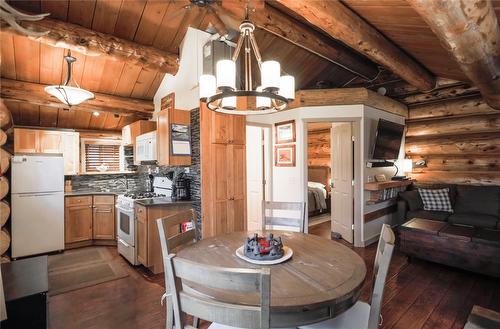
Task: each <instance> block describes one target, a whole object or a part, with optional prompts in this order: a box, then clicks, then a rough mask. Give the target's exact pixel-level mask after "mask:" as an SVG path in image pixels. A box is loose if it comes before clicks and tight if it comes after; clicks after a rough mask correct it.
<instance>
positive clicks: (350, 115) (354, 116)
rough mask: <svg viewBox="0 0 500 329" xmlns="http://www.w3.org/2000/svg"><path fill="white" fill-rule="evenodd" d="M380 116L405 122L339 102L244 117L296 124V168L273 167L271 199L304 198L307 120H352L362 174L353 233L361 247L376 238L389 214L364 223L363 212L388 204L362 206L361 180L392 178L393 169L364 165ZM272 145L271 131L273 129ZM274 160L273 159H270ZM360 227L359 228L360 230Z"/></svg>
mask: <svg viewBox="0 0 500 329" xmlns="http://www.w3.org/2000/svg"><path fill="white" fill-rule="evenodd" d="M379 118H383V119H385V120H389V121H393V122H397V123H404V118H403V117H401V116H398V115H394V114H391V113H387V112H384V111H381V110H378V109H375V108H371V107H368V106H364V105H338V106H314V107H302V108H297V109H293V110H289V111H284V112H280V113H275V114H270V115H260V116H258V115H254V116H248V117H247V124H249V123H250V124H271V125H273V124H275V123H277V122H282V121H288V120H295V125H296V138H297V140H296V166H295V167H275V166H274V165H273V166H272V168H273V169H272V174H273V177H272V179H273V184H272V186H273V191H272V197H273V200H274V201H299V202H305V201H307V145H306V143H305V141H306V140H307V127H306V125H307V122H319V121H353V122H354V136H357V138H358V140H359V142H358V143H357V144H356V145H357V147H358V149H355V154H354V162H355V168H354V169H355V176H356V177H362V181H360V180H358V181H357V182H356V186H355V197H356V198H357V199H358V200H359V201H358V204H357V207H355V212H354V225H355V227H356V228H358V229H355V233H354V244H355V246H364V245H365V243H369V242H371V239H374V238H375V239H376V237H377V236H378V234H379V232H380V229H381V225H382V223H385V222H388V223H390V222H391V220H392V218H391V216H384V217H382V218H380V219H377V220H375V221H372V222H369V223H367V224H366V225H364V221H363V215H364V214H365V213H368V212H371V211H374V210H376V209H379V208H383V207H385V206H387V205H388V203H385V202H384V203H381V204H378V205H372V206H368V205H365V200H366V199H367V198H368V195H367V192H365V191H364V187H363V186H364V183H365V182H367V181H368V178H367V177H368V175H374V174H375V173H379V172H383V173H386V174H387V175H388V177H391V176H392V174H393V173H394V169H393V168H389V169H386V168H378V169H377V168H373V169H372V168H367V167H366V162H367V160H369V158H370V156H371V152H372V150H371V147H372V144H373V142H374V138H375V132H376V128H377V122H378V119H379ZM273 146H274V132H273ZM272 161H273V163H274V159H272ZM359 228H361V229H359Z"/></svg>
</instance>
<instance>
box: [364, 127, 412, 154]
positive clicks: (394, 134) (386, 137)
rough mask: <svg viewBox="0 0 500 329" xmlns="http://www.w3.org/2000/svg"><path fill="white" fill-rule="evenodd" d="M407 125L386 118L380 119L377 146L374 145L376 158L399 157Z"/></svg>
mask: <svg viewBox="0 0 500 329" xmlns="http://www.w3.org/2000/svg"><path fill="white" fill-rule="evenodd" d="M404 130H405V126H404V125H401V124H399V123H394V122H391V121H387V120H384V119H379V121H378V126H377V135H376V136H375V146H374V147H373V156H372V159H374V160H395V159H397V158H398V155H399V149H400V147H401V141H402V139H403V134H404Z"/></svg>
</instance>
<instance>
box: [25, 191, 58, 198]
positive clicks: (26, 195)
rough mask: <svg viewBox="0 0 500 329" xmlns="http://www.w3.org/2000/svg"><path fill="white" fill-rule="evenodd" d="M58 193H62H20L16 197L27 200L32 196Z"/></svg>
mask: <svg viewBox="0 0 500 329" xmlns="http://www.w3.org/2000/svg"><path fill="white" fill-rule="evenodd" d="M59 193H62V192H43V193H22V194H20V193H18V194H17V195H19V197H20V198H28V197H32V196H48V195H56V194H59Z"/></svg>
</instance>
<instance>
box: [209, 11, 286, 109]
mask: <svg viewBox="0 0 500 329" xmlns="http://www.w3.org/2000/svg"><path fill="white" fill-rule="evenodd" d="M254 30H255V25H254V24H253V23H252V22H251V21H249V20H248V10H247V13H246V15H245V20H244V21H243V22H242V23H241V24H240V38H239V40H238V44H237V45H236V50H235V51H234V54H233V56H232V58H231V59H224V60H220V61H218V62H217V65H216V75H215V76H213V75H210V74H204V75H202V76H200V81H199V86H200V100H201V101H202V102H205V103H206V104H207V107H208V108H209V109H210V110H212V111H215V112H221V113H229V114H238V115H248V114H268V113H274V112H278V111H281V110H284V109H286V108H287V107H288V102H290V101H291V100H293V99H294V98H295V79H294V77H293V76H290V75H283V76H280V74H281V66H280V63H279V62H277V61H265V62H262V57H261V55H260V51H259V48H258V47H257V42H256V41H255V36H254V34H253V32H254ZM242 48H244V65H245V89H243V90H238V89H236V61H237V60H238V57H239V54H240V51H241V49H242ZM252 50H253V52H254V55H255V58H256V60H257V64H258V67H259V70H260V76H261V85H260V86H258V87H257V88H256V89H255V90H253V89H252V88H253V80H252V53H251V51H252ZM238 97H255V105H256V106H255V108H252V109H243V110H242V109H237V107H236V103H237V98H238Z"/></svg>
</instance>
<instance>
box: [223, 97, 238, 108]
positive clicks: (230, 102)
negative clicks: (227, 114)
mask: <svg viewBox="0 0 500 329" xmlns="http://www.w3.org/2000/svg"><path fill="white" fill-rule="evenodd" d="M222 107H228V108H230V109H235V108H236V96H230V97H224V98H223V99H222Z"/></svg>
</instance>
